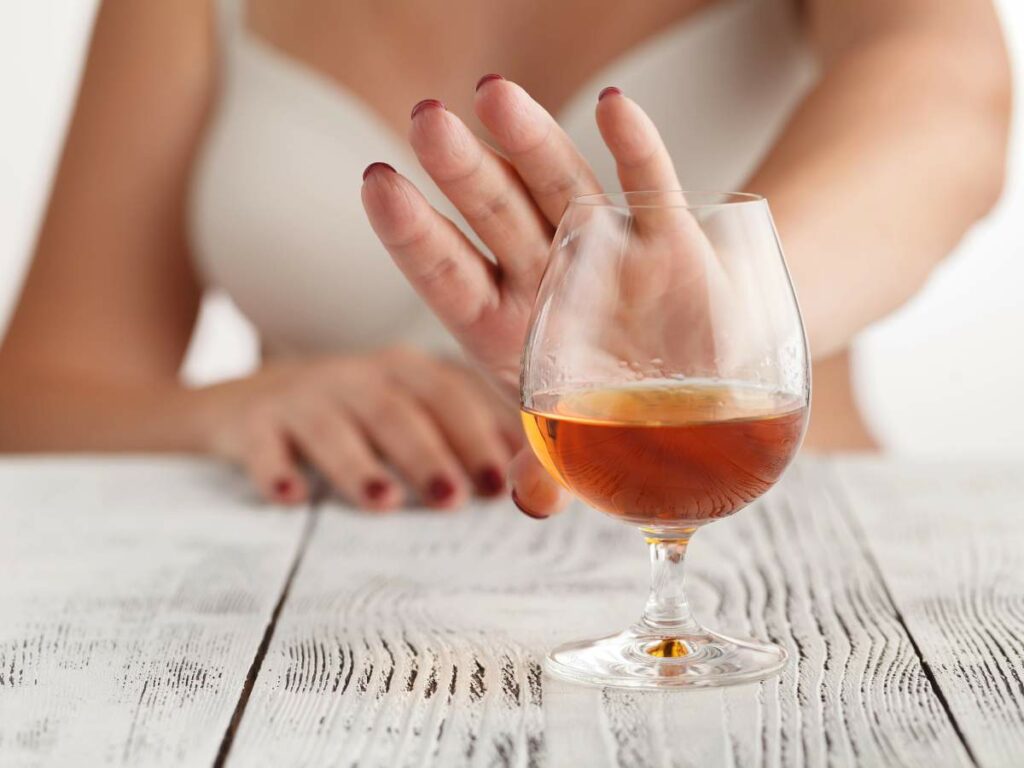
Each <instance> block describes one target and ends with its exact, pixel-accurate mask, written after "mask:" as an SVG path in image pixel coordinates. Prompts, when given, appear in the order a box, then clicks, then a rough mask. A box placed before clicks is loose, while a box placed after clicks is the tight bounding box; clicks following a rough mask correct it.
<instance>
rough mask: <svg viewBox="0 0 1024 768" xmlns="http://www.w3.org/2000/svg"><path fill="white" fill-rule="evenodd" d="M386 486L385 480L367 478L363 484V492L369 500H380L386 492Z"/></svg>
mask: <svg viewBox="0 0 1024 768" xmlns="http://www.w3.org/2000/svg"><path fill="white" fill-rule="evenodd" d="M388 487H389V486H388V482H387V481H386V480H381V479H380V478H374V479H373V480H367V481H366V483H365V484H364V485H363V493H365V494H366V498H368V499H369V500H370V501H380V499H382V498H383V497H384V494H386V493H387V492H388Z"/></svg>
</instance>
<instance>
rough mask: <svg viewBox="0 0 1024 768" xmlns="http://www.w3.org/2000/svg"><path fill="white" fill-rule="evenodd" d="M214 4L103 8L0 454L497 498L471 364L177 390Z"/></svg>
mask: <svg viewBox="0 0 1024 768" xmlns="http://www.w3.org/2000/svg"><path fill="white" fill-rule="evenodd" d="M209 13H210V7H209V2H208V0H187V1H186V0H174V1H173V2H149V1H145V2H138V1H137V0H107V1H106V2H105V3H104V4H103V7H102V10H101V11H100V14H99V19H98V21H97V25H96V31H95V34H94V37H93V42H92V47H91V49H90V54H89V61H88V65H87V67H86V72H85V77H84V80H83V83H82V89H81V94H80V96H79V100H78V105H77V108H76V112H75V116H74V120H73V122H72V125H71V130H70V134H69V136H68V140H67V144H66V147H65V150H64V155H63V158H62V161H61V165H60V170H59V172H58V175H57V181H56V186H55V188H54V191H53V196H52V199H51V201H50V208H49V210H48V212H47V215H46V221H45V224H44V226H43V231H42V235H41V237H40V240H39V245H38V249H37V252H36V255H35V260H34V262H33V264H32V268H31V271H30V273H29V277H28V281H27V283H26V285H25V290H24V293H23V295H22V299H21V303H20V304H19V306H18V309H17V312H16V314H15V316H14V318H13V322H12V324H11V328H10V332H9V334H8V336H7V338H6V340H5V341H4V344H3V347H2V348H0V450H17V451H54V450H73V451H81V450H88V451H104V450H113V451H128V450H149V451H154V450H167V451H172V450H173V451H196V452H199V451H202V452H209V453H213V454H216V455H219V456H221V457H224V458H227V459H229V460H231V461H233V462H235V463H236V464H239V465H241V466H243V467H244V468H245V469H246V470H247V471H248V473H249V475H250V477H251V478H252V480H253V482H254V484H255V485H256V486H257V487H258V488H259V489H260V490H261V491H262V492H263V494H264V495H266V496H267V497H270V498H274V499H276V500H277V501H282V502H298V501H301V500H303V499H304V498H306V497H307V496H308V493H309V490H310V489H309V485H308V482H307V478H306V475H305V473H304V472H303V471H302V470H301V466H300V461H303V460H304V461H305V462H306V463H308V464H310V465H312V466H314V467H315V468H316V469H317V470H319V472H320V474H321V475H322V476H323V477H324V478H326V479H327V480H328V481H329V482H330V483H331V484H332V485H333V487H334V489H335V490H336V491H337V492H338V493H339V494H341V495H342V496H344V497H345V498H346V499H348V500H349V501H350V502H351V503H354V504H359V505H361V506H364V507H368V508H371V509H388V508H392V507H394V506H396V505H398V504H400V503H402V501H403V499H404V498H405V497H406V496H407V494H408V493H409V492H412V493H413V494H415V495H416V496H418V497H419V499H420V501H421V502H422V503H424V504H427V505H429V506H435V507H452V506H456V505H458V504H460V503H462V502H464V501H465V500H466V499H467V497H468V496H469V495H470V493H472V492H473V491H474V489H475V491H476V492H477V493H478V494H480V495H485V496H493V495H495V494H496V493H500V492H501V490H502V487H503V485H504V473H505V467H506V465H507V463H508V460H509V452H510V448H511V447H514V446H510V445H509V444H508V442H507V441H506V437H508V433H509V429H508V421H509V420H511V418H512V417H514V413H512V412H511V411H509V412H508V413H507V414H506V413H503V412H502V411H501V410H500V409H499V408H497V407H495V405H494V403H493V402H492V400H493V398H492V397H491V396H490V393H489V391H488V389H487V388H486V387H485V386H483V385H482V384H481V383H480V382H478V381H477V379H476V377H475V376H474V375H473V374H472V373H471V372H469V371H466V370H464V369H462V368H461V367H460V366H456V365H452V364H448V363H445V362H444V361H439V360H435V359H433V358H430V357H427V356H425V355H422V354H420V353H417V352H416V351H415V350H411V349H403V348H393V349H383V350H376V351H374V352H372V353H370V354H365V355H361V356H349V357H344V358H343V357H329V358H324V359H320V360H295V361H290V362H287V363H280V364H277V365H272V366H264V367H263V368H262V369H261V370H260V371H259V372H257V373H256V374H254V375H253V376H250V377H247V378H245V379H239V380H237V381H231V382H225V383H222V384H218V385H216V386H212V387H206V388H203V389H186V388H185V387H183V386H182V385H181V384H180V383H179V381H178V369H179V366H180V365H181V360H182V357H183V355H184V352H185V349H186V346H187V344H188V340H189V336H190V334H191V332H192V326H193V324H194V322H195V317H196V311H197V306H198V301H199V295H200V288H199V285H198V284H197V281H196V279H195V276H194V275H193V273H192V271H191V269H190V266H189V265H190V259H189V253H188V247H187V243H186V237H185V232H186V222H185V209H186V194H187V187H188V178H189V173H190V169H191V167H192V162H193V155H194V154H195V151H196V147H197V145H198V143H199V140H200V136H201V133H202V130H203V124H204V122H205V119H206V114H207V111H208V109H209V104H210V99H211V95H212V92H213V88H214V87H215V82H214V76H213V73H214V71H215V67H214V63H213V58H214V55H215V52H214V45H213V42H212V41H211V39H210V36H211V31H212V29H211V27H212V25H211V23H210V21H211V20H210V19H209ZM338 258H344V254H338ZM512 442H513V443H514V442H515V441H514V440H512Z"/></svg>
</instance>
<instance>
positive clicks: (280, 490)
mask: <svg viewBox="0 0 1024 768" xmlns="http://www.w3.org/2000/svg"><path fill="white" fill-rule="evenodd" d="M245 467H246V471H247V472H248V473H249V477H250V478H252V481H253V483H254V484H255V485H256V487H257V488H259V490H260V492H261V493H262V494H263V496H265V497H266V498H267V499H270V500H271V501H276V502H278V503H279V504H299V503H301V502H303V501H306V500H307V499H308V498H309V483H308V482H307V480H306V478H305V477H304V476H303V473H302V471H301V470H300V469H299V466H298V464H297V462H296V461H295V456H294V455H293V453H292V449H291V445H290V444H289V442H288V438H287V436H286V435H285V434H284V432H282V431H280V430H279V429H277V428H276V427H275V426H273V425H272V424H270V423H268V424H267V425H266V426H263V427H260V428H259V429H257V430H254V431H253V434H252V435H251V436H250V439H249V451H248V453H247V454H246V457H245Z"/></svg>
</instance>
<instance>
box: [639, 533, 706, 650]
mask: <svg viewBox="0 0 1024 768" xmlns="http://www.w3.org/2000/svg"><path fill="white" fill-rule="evenodd" d="M695 530H696V529H690V530H687V531H684V532H682V534H683V535H675V536H673V538H663V537H656V536H648V537H647V544H648V546H649V547H650V550H651V594H650V596H649V597H648V598H647V605H645V606H644V613H643V618H642V619H641V620H640V623H641V624H642V625H643V626H645V627H646V628H648V629H651V630H654V631H656V632H659V633H669V634H680V635H687V634H696V633H697V632H699V630H700V625H699V624H698V623H697V622H696V620H695V619H694V618H693V614H692V613H690V606H689V604H688V603H687V602H686V595H685V593H684V592H683V563H684V561H685V559H686V548H687V547H688V546H689V545H690V538H691V537H692V536H693V534H694V531H695Z"/></svg>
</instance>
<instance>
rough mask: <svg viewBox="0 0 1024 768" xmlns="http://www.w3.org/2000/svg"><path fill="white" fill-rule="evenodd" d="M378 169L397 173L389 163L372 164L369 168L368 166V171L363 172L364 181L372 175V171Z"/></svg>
mask: <svg viewBox="0 0 1024 768" xmlns="http://www.w3.org/2000/svg"><path fill="white" fill-rule="evenodd" d="M378 168H380V169H382V170H386V171H391V172H392V173H394V172H395V169H394V168H392V167H391V166H390V165H388V164H387V163H370V164H369V165H368V166H366V170H365V171H363V181H366V177H367V176H369V175H370V172H371V171H375V170H376V169H378Z"/></svg>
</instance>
